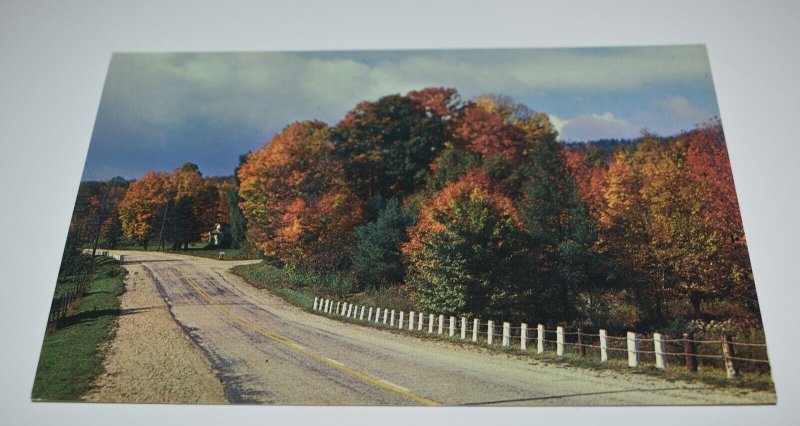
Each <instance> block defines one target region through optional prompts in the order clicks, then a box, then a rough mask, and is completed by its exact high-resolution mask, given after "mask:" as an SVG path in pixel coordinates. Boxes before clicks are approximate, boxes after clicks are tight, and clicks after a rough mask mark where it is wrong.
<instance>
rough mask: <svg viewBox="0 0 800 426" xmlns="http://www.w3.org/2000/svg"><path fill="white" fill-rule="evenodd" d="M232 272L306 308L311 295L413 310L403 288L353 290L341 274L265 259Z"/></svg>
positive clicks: (312, 302)
mask: <svg viewBox="0 0 800 426" xmlns="http://www.w3.org/2000/svg"><path fill="white" fill-rule="evenodd" d="M232 271H233V272H234V273H235V274H237V275H239V276H241V277H242V278H244V279H245V280H247V282H249V283H250V284H251V285H253V286H255V287H258V288H265V289H268V290H270V291H271V292H273V293H275V294H277V295H279V296H281V297H283V298H284V299H286V300H287V301H288V302H289V303H292V304H294V305H296V306H299V307H301V308H303V309H307V310H310V309H311V308H312V307H313V305H314V297H325V298H335V299H337V300H341V301H346V302H347V303H355V304H358V305H367V306H391V307H393V308H395V309H399V310H405V311H409V310H413V309H414V306H413V304H412V302H411V300H410V299H409V297H408V294H406V293H405V292H404V291H403V290H400V289H397V288H393V289H387V290H372V291H354V290H353V289H354V284H353V280H352V278H351V277H349V276H348V275H345V274H338V273H325V272H312V271H301V270H294V269H289V268H282V267H279V266H275V265H273V264H270V263H268V262H261V263H257V264H253V265H240V266H236V267H234V268H233V269H232Z"/></svg>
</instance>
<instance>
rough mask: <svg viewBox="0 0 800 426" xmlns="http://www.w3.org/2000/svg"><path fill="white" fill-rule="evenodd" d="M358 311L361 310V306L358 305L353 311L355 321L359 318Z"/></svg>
mask: <svg viewBox="0 0 800 426" xmlns="http://www.w3.org/2000/svg"><path fill="white" fill-rule="evenodd" d="M360 308H362V309H363V308H364V307H363V306H361V307H360ZM358 309H359V306H358V305H356V307H355V309H353V319H356V318H358Z"/></svg>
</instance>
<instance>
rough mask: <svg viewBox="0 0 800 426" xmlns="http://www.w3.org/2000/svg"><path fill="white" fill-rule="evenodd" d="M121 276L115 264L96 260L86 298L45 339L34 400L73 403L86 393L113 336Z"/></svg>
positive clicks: (34, 385) (121, 288)
mask: <svg viewBox="0 0 800 426" xmlns="http://www.w3.org/2000/svg"><path fill="white" fill-rule="evenodd" d="M124 276H125V270H124V269H122V268H121V267H120V266H119V263H118V262H117V261H115V260H112V259H108V258H103V257H101V258H99V260H98V263H97V269H96V270H95V274H94V276H93V277H92V281H91V283H90V284H89V288H88V291H87V292H86V294H85V295H84V296H83V298H82V299H81V300H79V301H78V302H76V304H75V307H74V308H73V311H72V312H71V313H70V315H69V316H68V317H66V318H64V319H63V320H62V321H63V323H62V325H61V327H60V328H59V329H58V330H56V331H54V332H53V333H51V334H49V335H48V336H47V337H45V339H44V342H43V344H42V351H41V354H40V356H39V367H38V368H37V370H36V379H35V381H34V384H33V392H32V394H31V397H32V398H33V399H34V400H75V399H78V398H79V397H80V396H81V395H82V394H83V393H84V392H85V391H87V390H88V389H89V385H90V383H91V382H92V380H93V379H94V378H95V377H96V376H97V374H98V373H100V371H101V368H102V362H103V348H104V345H105V344H106V343H108V342H109V340H111V338H112V336H113V332H114V323H115V319H116V317H117V315H119V296H120V295H121V294H122V293H123V292H124V291H125V285H124V283H123V278H124Z"/></svg>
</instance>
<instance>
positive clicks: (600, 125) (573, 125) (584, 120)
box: [550, 112, 640, 141]
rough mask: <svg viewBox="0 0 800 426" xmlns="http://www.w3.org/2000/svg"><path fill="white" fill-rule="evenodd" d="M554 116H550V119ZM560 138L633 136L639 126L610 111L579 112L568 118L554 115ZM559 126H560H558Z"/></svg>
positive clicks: (579, 138) (567, 139)
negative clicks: (595, 112) (597, 112)
mask: <svg viewBox="0 0 800 426" xmlns="http://www.w3.org/2000/svg"><path fill="white" fill-rule="evenodd" d="M553 117H554V116H552V115H551V116H550V118H551V121H552V119H553ZM556 120H557V122H558V124H556V123H555V122H554V124H553V125H554V126H556V129H558V130H559V134H560V135H561V139H562V140H565V141H589V140H597V139H615V138H633V137H636V136H638V134H639V132H640V128H639V127H638V126H634V125H632V124H631V123H629V122H628V121H627V120H624V119H621V118H617V117H615V116H614V114H612V113H610V112H605V113H602V114H581V115H578V116H576V117H573V118H570V119H568V120H563V119H560V118H558V117H556ZM559 126H560V127H559Z"/></svg>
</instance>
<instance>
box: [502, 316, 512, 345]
mask: <svg viewBox="0 0 800 426" xmlns="http://www.w3.org/2000/svg"><path fill="white" fill-rule="evenodd" d="M502 345H503V347H504V348H507V347H509V346H511V324H509V323H507V322H503V340H502Z"/></svg>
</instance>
